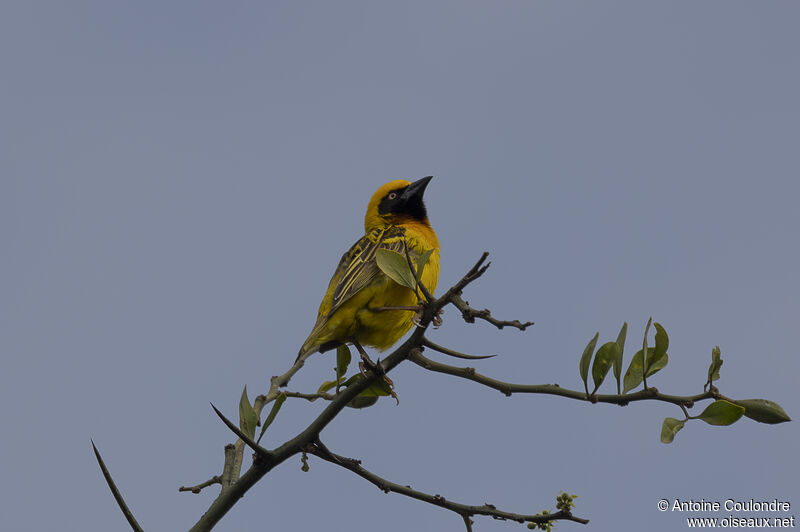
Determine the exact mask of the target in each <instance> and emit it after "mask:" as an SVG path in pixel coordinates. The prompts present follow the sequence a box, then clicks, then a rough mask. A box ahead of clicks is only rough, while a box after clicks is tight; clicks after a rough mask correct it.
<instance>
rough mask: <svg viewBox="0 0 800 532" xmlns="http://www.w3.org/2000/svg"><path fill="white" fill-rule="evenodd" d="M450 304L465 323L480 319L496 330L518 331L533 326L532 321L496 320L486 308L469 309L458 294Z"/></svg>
mask: <svg viewBox="0 0 800 532" xmlns="http://www.w3.org/2000/svg"><path fill="white" fill-rule="evenodd" d="M451 303H453V305H454V306H455V307H456V308H457V309H458V310H460V311H461V316H462V317H463V318H464V321H466V322H467V323H475V318H480V319H482V320H485V321H487V322H489V323H491V324H492V325H494V326H495V327H497V328H498V329H502V328H503V327H516V328H517V329H519V330H520V331H524V330H525V329H527V328H528V327H530V326H531V325H533V322H532V321H526V322H525V323H522V322H521V321H519V320H511V321H506V320H498V319H496V318H494V317H493V316H492V313H491V312H490V311H489V309H487V308H485V309H483V310H477V309H474V308H472V307H470V306H469V303H467V302H466V301H464V300H463V299H462V298H461V296H460V295H458V294H454V295H453V297H452V298H451Z"/></svg>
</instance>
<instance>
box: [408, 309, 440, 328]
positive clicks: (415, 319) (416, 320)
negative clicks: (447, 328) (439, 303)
mask: <svg viewBox="0 0 800 532" xmlns="http://www.w3.org/2000/svg"><path fill="white" fill-rule="evenodd" d="M422 311H423V309H422V307H420V309H419V310H418V311H417V312H416V314H414V315H413V316H412V317H411V323H413V324H414V325H416V326H417V327H422ZM442 314H444V309H439V312H437V313H436V315H435V316H434V317H433V319H432V320H431V323H432V324H433V328H434V329H438V328H439V327H441V326H442V323H444V320H442Z"/></svg>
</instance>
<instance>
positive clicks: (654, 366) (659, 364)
mask: <svg viewBox="0 0 800 532" xmlns="http://www.w3.org/2000/svg"><path fill="white" fill-rule="evenodd" d="M651 349H652V347H651ZM667 362H669V355H668V354H666V353H664V356H662V357H661V358H659V359H658V360H656V361H655V363H653V364H651V365H650V369H648V370H647V376H648V377H649V376H650V375H652V374H653V373H655V372H657V371H659V370H660V369H663V368H664V366H666V365H667Z"/></svg>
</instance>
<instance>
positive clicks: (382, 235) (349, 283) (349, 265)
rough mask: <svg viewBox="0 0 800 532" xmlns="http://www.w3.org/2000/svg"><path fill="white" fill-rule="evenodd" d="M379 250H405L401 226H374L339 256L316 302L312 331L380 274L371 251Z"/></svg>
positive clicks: (400, 251)
mask: <svg viewBox="0 0 800 532" xmlns="http://www.w3.org/2000/svg"><path fill="white" fill-rule="evenodd" d="M379 249H390V250H392V251H397V252H398V253H405V236H404V231H403V229H401V228H399V227H394V226H393V227H389V228H387V229H375V230H373V231H371V232H369V233H367V234H366V235H364V236H363V237H361V239H360V240H359V241H358V242H356V243H355V244H353V246H352V247H351V248H350V249H349V250H348V251H347V252H346V253H345V254H344V255H342V259H341V260H340V261H339V265H338V266H337V267H336V271H335V272H334V273H333V277H332V278H331V281H330V284H329V285H328V290H327V291H326V293H325V298H324V299H323V301H322V304H321V305H320V308H319V314H318V315H317V322H316V323H315V324H314V331H315V332H316V331H318V330H320V329H321V328H322V327H323V326H324V325H325V323H326V322H327V321H328V319H329V318H330V317H331V315H333V313H334V312H336V310H338V309H339V308H340V307H341V306H342V305H343V304H344V303H345V302H346V301H347V300H348V299H350V298H351V297H353V296H354V295H355V294H357V293H358V292H359V291H360V290H362V289H363V288H364V287H366V286H367V285H369V284H370V283H371V282H372V281H373V280H374V279H375V278H376V277H378V275H380V274H381V271H380V268H378V264H377V263H376V262H375V253H376V252H377V251H378V250H379ZM313 334H314V332H312V336H313Z"/></svg>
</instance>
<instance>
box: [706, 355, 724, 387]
mask: <svg viewBox="0 0 800 532" xmlns="http://www.w3.org/2000/svg"><path fill="white" fill-rule="evenodd" d="M721 367H722V356H721V352H720V350H719V346H716V347H715V348H714V349H712V350H711V365H710V366H709V367H708V381H707V382H706V384H711V383H712V382H714V381H715V380H717V379H719V368H721Z"/></svg>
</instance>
